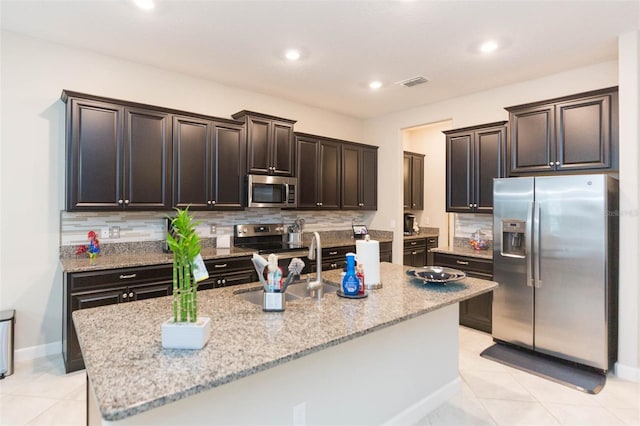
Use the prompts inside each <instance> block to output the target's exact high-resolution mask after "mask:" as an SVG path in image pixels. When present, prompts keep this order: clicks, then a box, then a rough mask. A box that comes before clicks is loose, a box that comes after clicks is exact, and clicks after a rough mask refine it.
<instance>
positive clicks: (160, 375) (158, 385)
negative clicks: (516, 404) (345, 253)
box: [73, 263, 497, 421]
mask: <svg viewBox="0 0 640 426" xmlns="http://www.w3.org/2000/svg"><path fill="white" fill-rule="evenodd" d="M409 269H410V268H409V267H404V266H401V265H395V264H391V263H381V265H380V278H381V282H382V283H383V287H382V288H381V289H378V290H370V291H369V295H368V297H367V298H364V299H357V300H349V299H343V298H340V297H338V296H337V295H336V294H335V293H325V295H324V297H323V299H322V300H321V301H317V300H316V299H311V298H306V299H299V300H294V301H289V302H287V304H286V310H285V311H284V312H268V313H265V312H263V311H262V307H261V306H260V305H256V304H253V303H250V302H248V301H245V300H244V299H241V298H239V297H237V296H235V293H238V292H243V291H245V292H246V291H249V290H252V289H261V288H262V287H261V286H260V285H259V284H258V283H252V284H244V285H239V286H234V287H224V288H220V289H214V290H205V291H202V292H199V293H198V307H199V313H200V315H201V316H207V317H209V318H211V322H212V324H211V326H212V327H211V338H210V340H209V343H208V344H207V345H206V346H205V347H204V348H203V349H202V350H197V351H189V350H172V349H162V346H161V332H160V326H161V323H162V322H163V321H165V320H167V319H168V318H169V317H170V316H171V312H172V308H171V306H172V303H171V302H172V297H171V296H168V297H161V298H157V299H148V300H141V301H137V302H133V303H122V304H117V305H109V306H103V307H99V308H91V309H82V310H78V311H75V312H74V313H73V321H74V324H75V327H76V331H77V334H78V340H79V342H80V346H81V348H82V355H83V357H84V362H85V365H86V372H87V375H88V377H89V379H90V383H91V385H92V386H93V390H94V392H95V395H96V398H97V403H98V407H99V409H100V411H101V413H102V416H103V418H104V419H106V420H111V421H113V420H121V419H124V418H126V417H129V416H133V415H135V414H138V413H141V412H144V411H147V410H150V409H152V408H154V407H158V406H161V405H165V404H167V403H169V402H171V401H176V400H179V399H182V398H186V397H188V396H190V395H193V394H196V393H199V392H203V391H205V390H207V389H211V388H214V387H217V386H221V385H224V384H225V383H228V382H231V381H234V380H238V379H240V378H242V377H245V376H248V375H251V374H254V373H257V372H259V371H262V370H266V369H268V368H271V367H276V366H278V365H280V364H283V363H286V362H289V361H291V360H294V359H296V358H300V357H302V356H305V355H307V354H310V353H313V352H316V351H320V350H322V349H325V348H327V347H330V346H334V345H338V344H340V343H343V342H345V341H348V340H351V339H354V338H356V337H358V336H361V335H364V334H367V333H370V332H373V331H376V330H378V329H381V328H384V327H388V326H391V325H393V324H396V323H399V322H402V321H406V320H408V319H410V318H414V317H416V316H418V315H422V314H425V313H427V312H430V311H433V310H436V309H439V308H441V307H443V306H446V305H450V304H454V303H458V302H460V301H461V300H466V299H469V298H471V297H474V296H477V295H479V294H482V293H486V292H488V291H491V290H492V289H494V288H495V287H497V283H495V282H493V281H486V280H480V279H475V278H470V277H467V278H465V279H464V280H461V281H457V282H454V283H450V284H449V285H447V286H441V285H433V284H428V285H425V284H423V283H416V282H415V281H413V280H411V279H410V278H409V277H408V276H407V275H406V271H407V270H409ZM323 277H324V278H325V279H327V280H328V281H331V282H334V283H336V284H337V283H338V282H339V280H340V271H338V270H333V271H328V272H326V273H325V274H323Z"/></svg>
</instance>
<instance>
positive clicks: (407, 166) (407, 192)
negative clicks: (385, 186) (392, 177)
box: [402, 154, 413, 210]
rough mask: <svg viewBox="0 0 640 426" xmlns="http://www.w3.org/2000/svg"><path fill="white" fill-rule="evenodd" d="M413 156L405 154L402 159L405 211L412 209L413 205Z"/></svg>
mask: <svg viewBox="0 0 640 426" xmlns="http://www.w3.org/2000/svg"><path fill="white" fill-rule="evenodd" d="M411 159H412V156H411V154H404V156H403V157H402V173H403V175H402V187H403V189H404V195H403V200H404V204H403V207H404V209H405V210H409V209H411V204H413V200H412V198H411V183H412V182H413V179H412V178H411Z"/></svg>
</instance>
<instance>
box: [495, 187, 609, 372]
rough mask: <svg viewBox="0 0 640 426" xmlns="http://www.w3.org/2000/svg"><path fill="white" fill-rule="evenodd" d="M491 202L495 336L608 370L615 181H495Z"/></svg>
mask: <svg viewBox="0 0 640 426" xmlns="http://www.w3.org/2000/svg"><path fill="white" fill-rule="evenodd" d="M493 202H494V207H493V214H494V216H493V217H494V219H493V233H494V240H493V241H494V252H493V262H494V266H493V268H494V269H493V275H494V280H495V281H497V282H498V283H499V287H498V288H497V289H496V290H494V297H493V324H492V335H493V338H494V340H496V341H498V342H506V343H510V344H514V345H517V346H521V347H524V348H527V349H531V350H534V351H536V352H540V353H543V354H547V355H551V356H554V357H558V358H562V359H565V360H568V361H572V362H576V363H579V364H583V365H587V366H590V367H593V368H596V369H599V370H603V371H606V370H608V369H609V368H610V367H611V366H612V365H613V362H614V361H615V360H616V357H617V329H618V327H617V269H618V265H617V264H618V255H617V253H618V181H617V179H615V178H614V177H611V176H609V175H604V174H599V175H570V176H541V177H522V178H507V179H495V180H494V186H493Z"/></svg>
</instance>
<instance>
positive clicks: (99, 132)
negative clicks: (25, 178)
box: [62, 91, 171, 211]
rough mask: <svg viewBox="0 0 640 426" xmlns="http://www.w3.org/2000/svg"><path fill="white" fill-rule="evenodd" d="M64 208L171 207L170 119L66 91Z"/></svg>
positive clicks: (141, 208)
mask: <svg viewBox="0 0 640 426" xmlns="http://www.w3.org/2000/svg"><path fill="white" fill-rule="evenodd" d="M62 99H63V101H65V102H66V104H67V110H66V150H67V170H66V191H67V197H66V201H67V202H66V208H67V210H69V211H82V210H121V209H129V210H133V209H139V210H166V209H169V208H171V188H170V182H171V115H170V114H169V113H166V112H161V111H156V110H153V109H146V108H143V107H138V106H127V105H122V104H118V103H114V102H109V101H108V100H105V99H103V98H97V97H89V96H86V95H83V94H79V93H75V92H69V91H64V92H63V94H62Z"/></svg>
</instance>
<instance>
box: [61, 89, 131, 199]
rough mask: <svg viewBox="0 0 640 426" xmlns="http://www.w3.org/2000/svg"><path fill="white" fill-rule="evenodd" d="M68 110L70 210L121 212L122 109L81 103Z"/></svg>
mask: <svg viewBox="0 0 640 426" xmlns="http://www.w3.org/2000/svg"><path fill="white" fill-rule="evenodd" d="M67 108H68V110H67V210H119V209H120V208H121V203H119V201H120V200H123V199H122V187H121V185H122V167H123V164H122V125H123V124H122V121H123V108H122V107H121V106H118V105H114V104H109V103H105V102H97V101H85V100H81V99H71V100H70V102H69V103H68V106H67ZM69 109H70V110H69ZM69 120H70V123H69Z"/></svg>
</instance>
